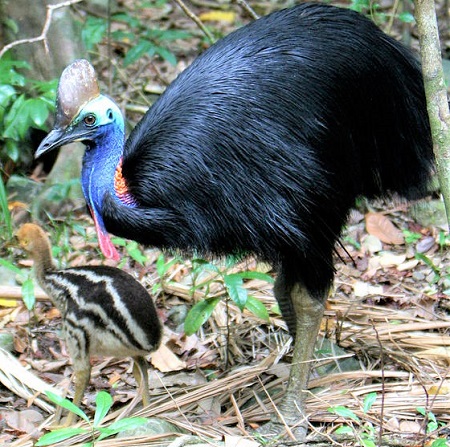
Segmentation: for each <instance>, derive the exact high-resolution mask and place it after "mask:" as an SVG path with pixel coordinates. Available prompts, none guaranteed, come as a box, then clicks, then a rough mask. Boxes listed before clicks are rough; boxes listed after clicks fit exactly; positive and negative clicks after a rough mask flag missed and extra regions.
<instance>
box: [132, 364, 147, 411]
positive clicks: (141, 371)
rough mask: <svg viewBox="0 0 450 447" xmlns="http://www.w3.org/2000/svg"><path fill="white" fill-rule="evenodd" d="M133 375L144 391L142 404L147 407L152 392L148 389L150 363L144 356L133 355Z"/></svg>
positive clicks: (139, 387) (141, 390) (140, 388)
mask: <svg viewBox="0 0 450 447" xmlns="http://www.w3.org/2000/svg"><path fill="white" fill-rule="evenodd" d="M133 375H134V378H135V379H136V382H137V384H138V389H139V391H140V392H141V393H142V404H143V406H144V407H147V406H148V405H149V404H150V393H149V391H148V363H147V360H145V358H144V357H141V356H136V357H133Z"/></svg>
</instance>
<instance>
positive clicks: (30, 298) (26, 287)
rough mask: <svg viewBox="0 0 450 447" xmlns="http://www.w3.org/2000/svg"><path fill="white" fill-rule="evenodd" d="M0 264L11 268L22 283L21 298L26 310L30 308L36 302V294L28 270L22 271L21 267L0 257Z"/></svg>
mask: <svg viewBox="0 0 450 447" xmlns="http://www.w3.org/2000/svg"><path fill="white" fill-rule="evenodd" d="M0 265H2V266H3V267H6V268H7V269H9V270H11V271H12V272H13V273H14V274H15V275H17V276H18V278H19V281H20V282H21V283H22V299H23V302H24V303H25V306H26V308H27V309H28V310H32V309H33V308H34V305H35V304H36V295H35V293H34V283H33V279H32V278H31V275H30V272H29V271H28V272H24V271H23V270H22V269H20V268H18V267H16V266H15V265H14V264H13V263H11V262H9V261H7V260H6V259H1V258H0Z"/></svg>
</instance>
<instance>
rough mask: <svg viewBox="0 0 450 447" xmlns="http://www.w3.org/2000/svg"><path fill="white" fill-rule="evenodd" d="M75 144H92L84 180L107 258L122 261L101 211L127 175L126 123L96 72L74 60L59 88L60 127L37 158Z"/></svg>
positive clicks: (41, 148)
mask: <svg viewBox="0 0 450 447" xmlns="http://www.w3.org/2000/svg"><path fill="white" fill-rule="evenodd" d="M74 141H80V142H82V143H84V144H85V145H86V153H85V156H84V160H83V170H82V175H81V177H82V179H81V181H82V188H83V193H84V195H85V198H86V201H87V204H88V207H89V209H90V211H91V213H92V216H93V218H94V221H95V226H96V230H97V234H98V238H99V243H100V247H101V249H102V252H103V253H104V254H105V256H107V257H110V258H114V259H118V253H117V251H116V249H115V248H114V246H113V245H112V243H111V241H110V238H109V235H108V233H107V231H106V229H105V226H104V223H103V219H102V216H101V209H102V201H103V198H104V195H105V193H111V194H113V192H114V187H115V182H116V183H117V181H118V179H117V174H116V170H117V169H118V172H119V174H120V172H121V171H120V163H119V162H120V158H121V154H122V150H123V144H124V120H123V116H122V113H121V111H120V109H119V108H118V106H117V105H116V104H115V103H114V102H113V101H112V100H111V99H110V98H108V97H107V96H104V95H101V94H100V90H99V87H98V83H97V77H96V74H95V71H94V68H93V67H92V65H91V64H90V63H89V62H88V61H86V60H84V59H80V60H76V61H74V62H73V63H72V64H71V65H69V66H68V67H67V68H66V69H65V70H64V71H63V73H62V75H61V78H60V81H59V85H58V93H57V102H56V119H55V125H54V128H53V130H52V131H51V132H50V133H49V134H48V135H47V137H46V138H45V139H44V140H43V141H42V143H41V144H40V146H39V148H38V150H37V152H36V154H35V156H36V158H37V157H39V156H41V155H42V154H44V153H46V152H48V151H51V150H53V149H56V148H58V147H60V146H63V145H65V144H68V143H71V142H74ZM119 183H120V179H119Z"/></svg>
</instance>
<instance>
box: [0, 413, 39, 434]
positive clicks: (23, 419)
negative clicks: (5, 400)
mask: <svg viewBox="0 0 450 447" xmlns="http://www.w3.org/2000/svg"><path fill="white" fill-rule="evenodd" d="M3 416H4V418H5V421H6V423H7V424H8V426H9V427H11V428H13V429H14V430H17V431H20V432H22V433H32V432H34V431H35V430H36V428H37V427H38V426H39V425H40V424H41V423H42V421H43V420H44V416H43V415H42V414H41V413H39V412H38V411H35V410H23V411H6V412H4V413H3Z"/></svg>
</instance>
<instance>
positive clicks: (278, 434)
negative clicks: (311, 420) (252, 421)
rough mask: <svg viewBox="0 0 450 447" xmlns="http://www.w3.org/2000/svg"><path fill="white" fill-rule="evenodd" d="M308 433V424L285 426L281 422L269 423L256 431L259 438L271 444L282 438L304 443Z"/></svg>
mask: <svg viewBox="0 0 450 447" xmlns="http://www.w3.org/2000/svg"><path fill="white" fill-rule="evenodd" d="M307 431H308V430H307V423H306V422H305V423H303V424H298V423H297V424H293V425H285V424H283V423H282V422H279V421H269V422H267V423H266V424H264V425H262V426H261V427H259V428H258V429H257V430H256V432H257V433H258V435H259V436H262V437H263V438H266V439H267V441H269V442H270V441H278V440H279V439H281V438H284V439H286V438H294V439H295V440H296V441H299V442H303V441H304V440H305V439H306V434H307ZM291 435H292V436H291ZM294 439H292V440H294Z"/></svg>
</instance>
